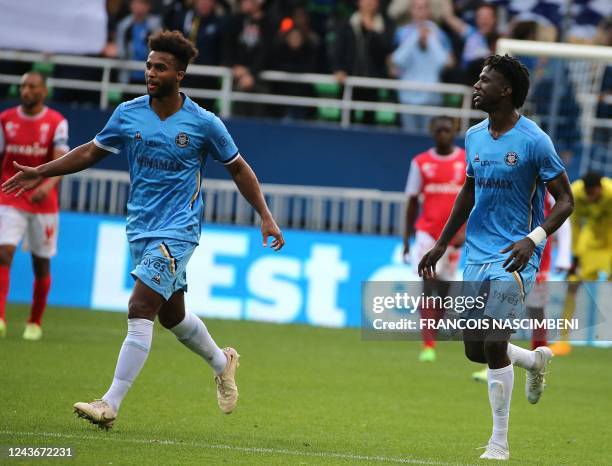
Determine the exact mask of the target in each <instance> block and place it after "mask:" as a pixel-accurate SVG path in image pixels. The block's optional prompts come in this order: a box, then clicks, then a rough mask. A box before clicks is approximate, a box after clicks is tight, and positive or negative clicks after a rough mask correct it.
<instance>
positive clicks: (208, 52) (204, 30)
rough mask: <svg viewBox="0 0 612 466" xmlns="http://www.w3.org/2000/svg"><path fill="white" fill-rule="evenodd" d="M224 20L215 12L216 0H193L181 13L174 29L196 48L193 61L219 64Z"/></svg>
mask: <svg viewBox="0 0 612 466" xmlns="http://www.w3.org/2000/svg"><path fill="white" fill-rule="evenodd" d="M225 27H226V21H225V19H224V18H223V17H222V16H219V15H218V14H217V1H216V0H194V2H193V8H190V9H189V10H187V11H185V12H183V13H182V15H181V16H180V18H179V21H178V24H177V27H176V29H178V30H180V31H182V32H183V34H184V35H185V37H187V38H188V39H189V40H190V41H191V42H193V44H194V45H195V46H196V48H197V49H198V56H197V57H196V58H195V60H194V63H196V64H198V65H208V66H219V65H220V64H221V49H222V44H223V35H224V33H225Z"/></svg>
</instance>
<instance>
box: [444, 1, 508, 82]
mask: <svg viewBox="0 0 612 466" xmlns="http://www.w3.org/2000/svg"><path fill="white" fill-rule="evenodd" d="M444 22H445V23H446V24H447V25H448V26H449V27H450V28H451V29H453V30H454V31H455V32H456V33H457V34H459V35H460V36H461V37H463V38H464V40H465V44H464V46H463V53H462V56H461V60H460V65H461V69H462V70H463V73H464V82H465V84H467V85H472V84H474V83H475V82H476V81H477V80H478V75H479V74H480V70H481V69H482V65H483V63H484V59H485V58H486V57H488V56H489V55H491V54H492V53H494V50H495V42H496V41H497V39H498V38H499V34H498V32H497V10H496V8H495V6H494V5H491V4H488V3H482V4H480V5H479V6H478V8H477V9H476V15H475V22H476V27H475V28H474V27H473V26H471V25H469V24H468V23H466V22H465V21H463V20H462V19H460V18H459V17H457V16H455V15H454V14H453V13H452V11H451V10H449V11H448V12H447V15H446V16H445V18H444Z"/></svg>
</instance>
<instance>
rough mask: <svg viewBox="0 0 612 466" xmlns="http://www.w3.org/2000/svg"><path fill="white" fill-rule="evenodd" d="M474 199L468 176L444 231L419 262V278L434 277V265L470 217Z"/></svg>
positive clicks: (472, 185) (470, 180) (471, 182)
mask: <svg viewBox="0 0 612 466" xmlns="http://www.w3.org/2000/svg"><path fill="white" fill-rule="evenodd" d="M474 199H475V194H474V178H473V177H471V176H468V177H466V179H465V183H463V187H462V188H461V191H459V194H458V195H457V199H455V204H454V205H453V210H452V211H451V214H450V217H449V218H448V221H447V222H446V225H445V226H444V230H442V234H441V235H440V238H439V239H438V241H436V244H435V245H434V247H433V248H431V250H430V251H429V252H427V254H425V255H424V256H423V259H421V262H419V268H418V270H419V276H421V277H424V278H426V279H427V278H435V277H436V263H437V262H438V261H439V260H440V258H441V257H442V256H443V255H444V252H445V251H446V248H447V247H448V245H449V243H450V242H451V240H452V239H453V237H454V236H455V235H456V234H457V232H458V231H459V229H460V228H461V227H462V226H463V224H464V223H465V222H466V221H467V219H468V217H469V216H470V212H471V211H472V208H473V207H474Z"/></svg>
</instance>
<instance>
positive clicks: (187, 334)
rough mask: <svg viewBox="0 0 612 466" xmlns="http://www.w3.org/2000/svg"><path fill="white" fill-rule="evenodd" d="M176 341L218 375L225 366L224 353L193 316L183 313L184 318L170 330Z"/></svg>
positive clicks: (199, 320)
mask: <svg viewBox="0 0 612 466" xmlns="http://www.w3.org/2000/svg"><path fill="white" fill-rule="evenodd" d="M170 331H171V332H172V333H174V334H175V335H176V338H177V339H178V341H180V342H181V343H182V344H183V345H185V346H186V347H187V348H189V349H190V350H191V351H193V352H194V353H196V354H199V355H200V356H202V357H203V358H204V360H205V361H206V362H207V363H208V364H209V365H210V367H212V368H213V370H214V371H215V374H216V375H219V374H220V373H221V372H223V369H225V366H226V365H227V357H226V356H225V353H224V352H223V351H221V349H220V348H219V347H218V346H217V344H216V343H215V341H214V340H213V339H212V337H211V336H210V333H208V329H207V328H206V325H204V322H202V320H201V319H200V318H199V317H198V316H196V315H195V314H193V313H192V312H189V311H185V318H184V319H183V321H182V322H181V323H179V324H178V325H176V326H174V327H172V328H171V329H170Z"/></svg>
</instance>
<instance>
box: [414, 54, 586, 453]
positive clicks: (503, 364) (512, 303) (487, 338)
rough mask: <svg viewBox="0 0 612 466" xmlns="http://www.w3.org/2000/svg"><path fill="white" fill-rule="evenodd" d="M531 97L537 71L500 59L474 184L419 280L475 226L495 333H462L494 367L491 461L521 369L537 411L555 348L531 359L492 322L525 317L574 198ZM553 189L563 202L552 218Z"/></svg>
mask: <svg viewBox="0 0 612 466" xmlns="http://www.w3.org/2000/svg"><path fill="white" fill-rule="evenodd" d="M528 90H529V73H528V71H527V69H526V68H525V66H524V65H523V64H521V63H520V62H519V61H518V60H517V59H516V58H512V57H509V56H507V55H506V56H503V57H502V56H499V55H492V56H490V57H488V58H487V59H486V60H485V64H484V68H483V70H482V72H481V73H480V76H479V80H478V82H477V83H476V84H475V85H474V105H475V107H476V108H479V109H482V110H484V111H485V112H487V113H488V114H489V117H488V118H487V119H486V120H484V121H483V122H481V123H479V124H477V125H476V126H473V127H472V128H470V129H469V130H468V132H467V134H466V136H465V149H466V157H467V178H466V181H465V184H464V185H463V188H462V189H461V191H460V193H459V195H458V196H457V200H456V202H455V205H454V207H453V210H452V213H451V216H450V218H449V220H448V222H447V224H446V226H445V227H444V230H443V232H442V234H441V236H440V239H439V240H438V241H437V243H436V244H435V245H434V247H433V248H432V249H431V250H430V251H429V252H428V253H427V254H426V255H425V256H424V257H423V259H422V261H421V263H420V264H419V274H420V275H422V276H423V275H424V276H426V277H432V276H435V267H436V262H437V261H438V260H439V259H440V257H442V255H443V254H444V251H445V250H446V248H447V246H448V244H449V242H450V240H451V239H452V238H453V236H454V235H455V233H456V232H457V231H458V230H459V228H460V227H461V226H462V225H463V223H464V222H465V221H466V220H467V230H466V253H467V267H466V269H465V271H464V275H463V280H464V281H465V282H470V283H466V287H469V286H470V285H472V284H473V283H474V282H478V283H479V285H478V287H480V285H486V287H487V289H488V294H487V296H488V297H487V301H486V305H485V308H484V310H483V311H482V312H481V314H480V315H478V318H481V319H488V322H487V323H488V324H490V325H489V330H484V329H483V330H466V331H464V332H463V340H464V345H465V354H466V356H467V357H468V359H470V360H471V361H475V362H480V363H487V365H488V393H489V402H490V405H491V410H492V414H493V433H492V435H491V438H490V439H489V443H488V445H487V447H486V451H485V452H484V453H483V454H482V456H481V458H483V459H494V460H507V459H509V457H510V450H509V447H508V419H509V414H510V399H511V396H512V388H513V386H514V369H513V365H517V366H519V367H522V368H524V369H526V370H527V381H526V386H525V390H526V395H527V399H528V401H529V402H530V403H532V404H533V403H537V402H538V400H539V399H540V396H541V395H542V391H543V388H544V370H545V367H546V365H547V364H548V363H549V362H550V359H551V358H552V352H551V351H550V349H549V348H548V347H539V348H536V349H535V350H534V351H528V350H526V349H523V348H520V347H518V346H516V345H513V344H511V343H509V340H510V336H511V330H496V331H494V330H492V329H491V328H492V327H493V325H492V320H494V319H497V320H499V319H506V318H514V317H519V316H518V315H517V314H518V313H520V312H522V310H523V308H524V300H525V297H526V295H527V294H528V293H529V291H530V290H531V288H532V286H533V284H534V281H535V277H536V272H537V270H538V267H539V262H540V256H541V254H542V250H543V249H544V244H545V240H546V237H547V236H550V235H551V234H552V233H553V232H555V231H556V230H557V229H558V228H559V227H560V226H561V225H562V224H563V222H564V221H565V219H567V218H568V217H569V216H570V214H571V213H572V210H573V202H574V201H573V197H572V192H571V188H570V184H569V180H568V178H567V174H566V173H565V169H564V167H563V164H562V163H561V160H560V159H559V156H558V155H557V153H556V152H555V149H554V147H553V144H552V142H551V140H550V138H549V137H548V136H547V135H546V133H544V132H543V131H542V130H541V129H540V128H539V127H538V126H537V125H536V124H535V123H534V122H533V121H531V120H529V119H528V118H526V117H525V116H522V115H520V114H519V112H518V109H519V108H521V107H522V106H523V103H524V101H525V98H526V96H527V92H528ZM545 188H548V190H549V191H550V193H551V194H552V195H553V197H554V198H555V200H556V203H555V205H554V207H553V209H552V211H551V212H550V214H549V215H548V217H546V218H544V196H545Z"/></svg>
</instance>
